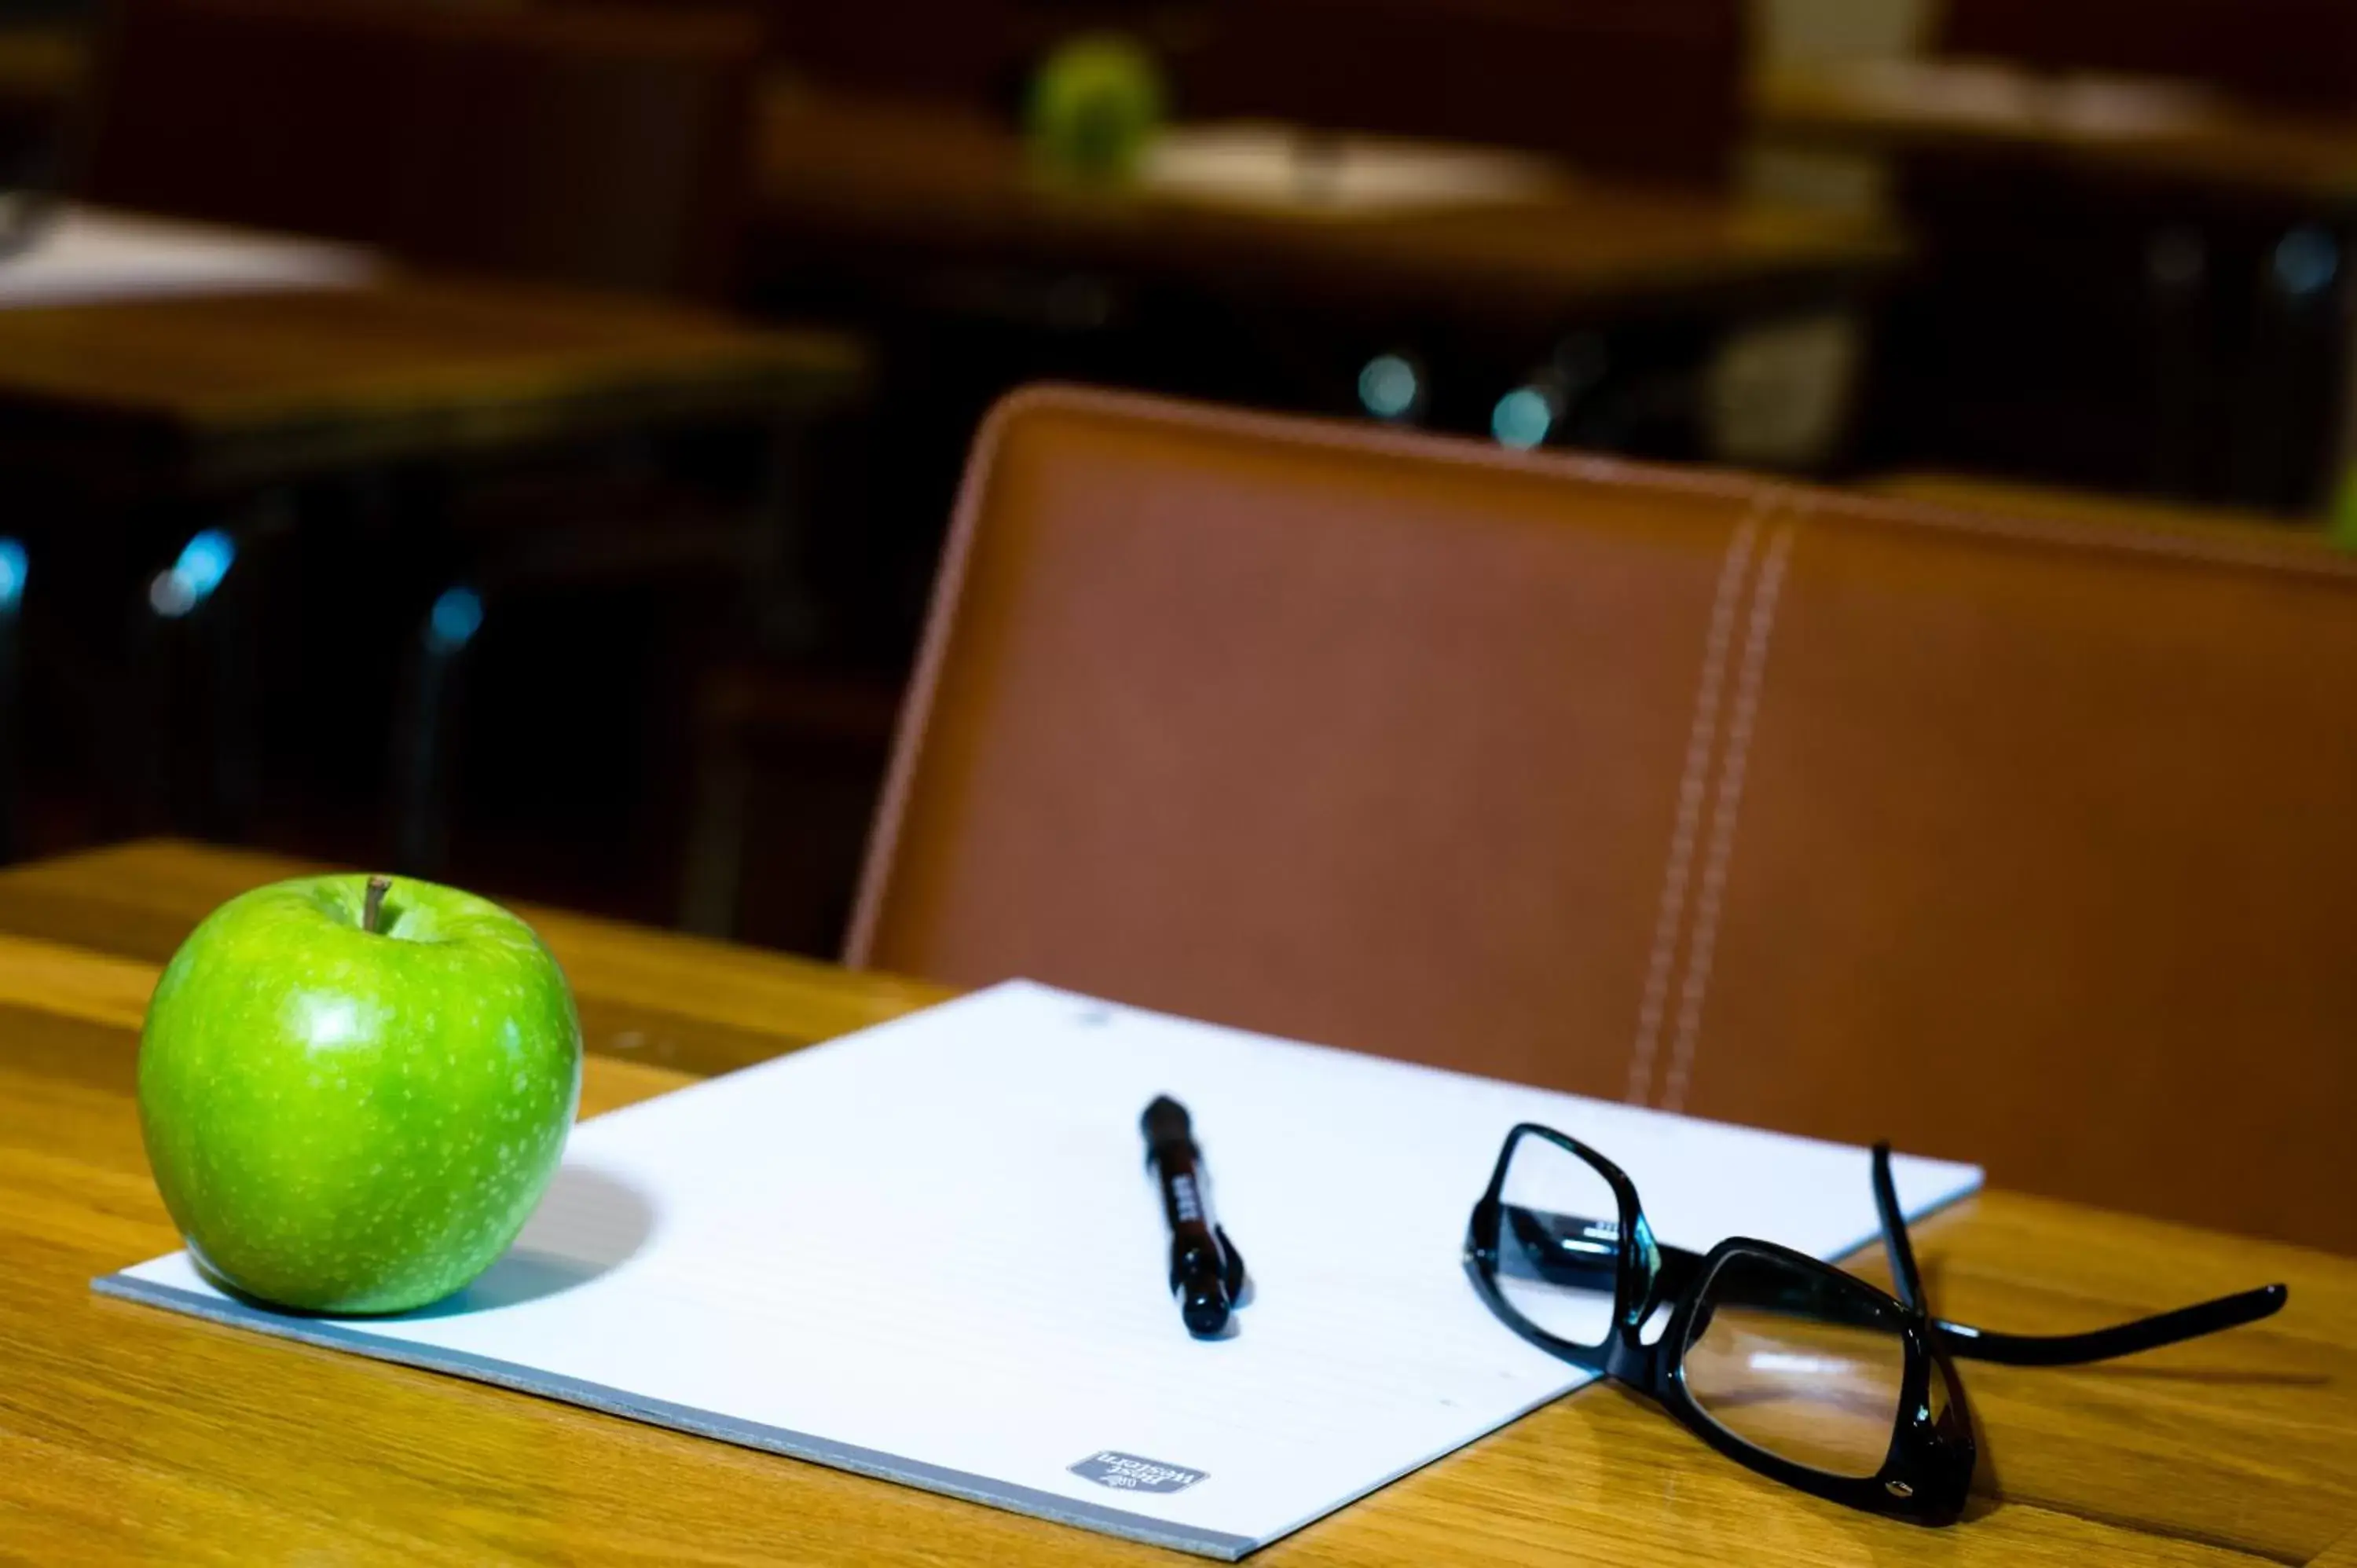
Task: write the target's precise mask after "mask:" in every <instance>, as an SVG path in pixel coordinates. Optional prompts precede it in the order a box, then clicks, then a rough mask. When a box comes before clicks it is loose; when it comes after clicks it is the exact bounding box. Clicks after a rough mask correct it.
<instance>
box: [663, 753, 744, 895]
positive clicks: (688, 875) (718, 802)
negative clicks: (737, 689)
mask: <svg viewBox="0 0 2357 1568" xmlns="http://www.w3.org/2000/svg"><path fill="white" fill-rule="evenodd" d="M699 728H700V729H701V730H702V731H703V732H704V733H703V734H701V735H700V736H699V737H698V741H697V746H696V753H697V755H696V757H695V758H694V762H693V764H692V765H693V766H694V768H695V782H694V791H695V792H694V799H693V800H691V801H690V802H689V805H688V812H689V815H688V821H687V848H686V852H685V854H684V855H683V866H682V875H681V879H680V880H681V886H680V898H679V924H680V929H683V930H689V931H694V932H696V933H697V934H699V935H701V936H707V937H727V936H732V935H734V934H735V933H736V929H737V902H738V899H739V897H741V895H742V891H743V888H742V883H743V878H744V873H745V828H746V817H747V813H748V811H750V810H751V805H752V794H753V774H752V768H751V767H750V766H749V765H748V762H747V761H746V759H745V757H744V754H743V750H742V748H741V747H740V746H737V745H736V744H735V739H734V737H733V736H720V735H715V734H713V733H711V731H712V729H713V726H712V725H708V724H707V725H700V726H699Z"/></svg>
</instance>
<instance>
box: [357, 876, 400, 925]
mask: <svg viewBox="0 0 2357 1568" xmlns="http://www.w3.org/2000/svg"><path fill="white" fill-rule="evenodd" d="M392 891H393V878H392V877H390V876H371V877H370V878H369V879H368V897H367V899H366V900H365V901H364V902H363V903H362V904H361V930H363V931H366V932H368V933H369V934H371V936H373V935H375V934H376V923H377V919H378V918H379V917H380V916H382V914H383V913H384V896H385V895H386V894H388V893H390V892H392Z"/></svg>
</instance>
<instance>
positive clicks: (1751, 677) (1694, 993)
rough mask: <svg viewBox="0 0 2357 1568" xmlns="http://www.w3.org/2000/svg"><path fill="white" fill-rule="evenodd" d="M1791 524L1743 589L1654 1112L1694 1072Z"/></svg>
mask: <svg viewBox="0 0 2357 1568" xmlns="http://www.w3.org/2000/svg"><path fill="white" fill-rule="evenodd" d="M1794 532H1795V530H1794V529H1793V528H1792V525H1791V524H1789V523H1788V524H1786V525H1785V526H1784V527H1782V528H1780V529H1778V530H1777V531H1776V532H1775V533H1774V534H1773V535H1771V536H1770V539H1769V541H1768V550H1767V553H1765V554H1764V555H1763V556H1762V557H1761V558H1760V575H1759V576H1758V577H1756V578H1755V579H1753V581H1752V585H1751V618H1750V621H1749V624H1748V625H1747V626H1746V627H1745V628H1744V639H1743V666H1742V669H1741V670H1740V671H1738V673H1737V675H1736V678H1735V705H1734V707H1733V709H1732V710H1731V711H1730V712H1729V713H1728V714H1727V757H1726V760H1725V761H1724V762H1723V763H1722V764H1721V766H1720V772H1719V777H1718V800H1717V802H1716V805H1715V808H1714V810H1713V811H1712V814H1711V823H1710V858H1709V859H1708V860H1707V861H1706V862H1705V863H1704V865H1703V871H1702V889H1701V891H1700V893H1699V894H1697V895H1696V897H1695V929H1694V943H1693V946H1692V948H1691V950H1689V951H1688V952H1687V954H1686V977H1685V983H1684V986H1683V987H1681V988H1680V991H1679V994H1678V1033H1677V1038H1676V1039H1675V1041H1674V1042H1673V1044H1672V1045H1671V1047H1670V1071H1669V1077H1668V1078H1667V1079H1666V1080H1664V1081H1663V1085H1662V1109H1663V1110H1664V1111H1677V1110H1681V1109H1683V1108H1684V1104H1685V1098H1686V1085H1687V1083H1688V1081H1689V1080H1690V1079H1691V1078H1692V1076H1693V1072H1694V1058H1695V1047H1696V1046H1697V1045H1698V1044H1699V1043H1700V1041H1701V1038H1702V1004H1703V998H1704V996H1705V995H1706V993H1707V992H1708V991H1709V989H1710V962H1711V957H1712V954H1713V951H1714V950H1715V949H1716V948H1717V944H1718V915H1719V908H1720V906H1721V904H1722V903H1723V901H1724V897H1725V895H1726V892H1727V865H1728V864H1729V863H1730V862H1732V861H1733V859H1734V858H1735V822H1736V817H1737V814H1738V812H1739V811H1741V810H1742V807H1743V773H1744V768H1745V767H1746V766H1747V765H1748V763H1749V757H1750V752H1751V731H1752V725H1753V721H1754V720H1755V719H1756V718H1757V717H1758V716H1759V712H1760V680H1761V677H1762V676H1763V675H1764V674H1765V673H1766V671H1767V667H1768V639H1769V636H1770V633H1772V632H1773V631H1774V630H1775V627H1776V601H1777V596H1778V594H1779V592H1780V590H1781V588H1782V587H1783V585H1784V564H1785V562H1786V561H1788V560H1789V559H1790V558H1791V557H1792V536H1793V533H1794Z"/></svg>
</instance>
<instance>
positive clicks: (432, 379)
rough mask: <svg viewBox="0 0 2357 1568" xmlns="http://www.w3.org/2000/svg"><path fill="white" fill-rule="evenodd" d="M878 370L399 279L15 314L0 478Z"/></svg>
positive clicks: (637, 411)
mask: <svg viewBox="0 0 2357 1568" xmlns="http://www.w3.org/2000/svg"><path fill="white" fill-rule="evenodd" d="M865 374H866V361H865V359H864V356H863V352H862V350H861V349H860V348H859V346H858V344H857V343H856V341H855V340H853V339H851V338H845V337H842V336H839V335H837V334H834V333H828V332H814V331H780V330H775V329H770V328H752V327H748V326H747V325H745V324H743V323H741V322H739V321H737V320H735V319H732V318H731V317H726V316H724V315H721V314H719V313H716V312H713V311H707V310H703V309H699V308H694V307H692V306H682V305H674V304H670V303H665V302H660V301H653V300H646V299H640V298H634V297H631V296H627V295H606V294H591V293H585V292H581V291H577V290H571V289H564V288H555V287H548V286H543V285H522V284H509V283H498V284H493V283H480V282H463V281H457V280H452V279H447V278H436V277H427V276H418V275H414V274H406V273H403V272H401V271H398V270H388V271H386V272H384V273H383V274H381V275H380V276H378V277H377V278H375V279H374V280H372V281H371V282H369V283H366V284H362V285H359V286H355V287H350V288H324V289H305V290H297V291H268V292H253V293H244V294H205V295H186V296H178V297H170V298H153V299H143V300H135V301H122V302H116V303H110V304H102V305H81V306H60V307H57V308H32V309H21V310H0V463H8V464H23V465H27V466H30V467H57V466H62V465H68V464H73V465H80V466H81V467H85V468H87V467H93V466H102V467H104V468H105V470H106V471H107V472H108V473H109V474H110V475H111V476H113V477H115V478H121V477H122V475H123V470H124V468H125V467H140V468H143V469H144V468H146V467H152V468H155V469H156V470H160V471H163V472H167V473H169V474H171V475H172V476H174V477H175V478H176V479H178V480H179V481H180V482H185V483H197V484H202V483H208V482H227V483H233V482H240V481H243V480H247V479H251V478H284V477H288V476H291V475H295V474H299V473H303V472H307V471H313V470H317V469H320V468H327V467H342V466H346V465H350V464H355V463H363V462H384V461H391V460H397V459H401V458H405V457H413V456H436V457H449V456H461V455H464V454H466V453H468V452H474V451H480V450H484V449H488V448H498V447H509V446H518V445H523V444H527V443H532V442H536V441H545V440H557V439H564V438H569V437H574V436H581V435H599V434H604V433H608V432H611V431H615V430H621V429H635V428H643V427H647V426H650V425H658V424H671V423H679V422H686V421H701V420H709V419H713V418H718V417H733V416H738V415H745V416H753V415H765V414H768V413H777V414H779V415H780V416H785V415H791V414H792V413H798V412H803V411H806V410H808V409H810V408H812V407H813V406H823V405H825V404H829V403H836V402H839V401H841V400H842V399H843V398H844V397H845V395H847V394H848V393H849V392H851V391H852V390H853V389H854V388H856V386H857V385H858V384H859V382H860V381H861V379H862V378H863V377H864V375H865Z"/></svg>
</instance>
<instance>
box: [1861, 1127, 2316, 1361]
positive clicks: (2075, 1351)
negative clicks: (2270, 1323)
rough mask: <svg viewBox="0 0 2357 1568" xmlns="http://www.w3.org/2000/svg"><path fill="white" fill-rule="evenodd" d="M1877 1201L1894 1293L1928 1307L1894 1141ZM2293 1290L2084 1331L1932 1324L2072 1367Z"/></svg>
mask: <svg viewBox="0 0 2357 1568" xmlns="http://www.w3.org/2000/svg"><path fill="white" fill-rule="evenodd" d="M1874 1207H1875V1208H1876V1210H1877V1211H1878V1213H1879V1214H1880V1215H1881V1217H1882V1245H1883V1250H1884V1251H1887V1252H1888V1253H1889V1256H1890V1277H1891V1279H1892V1280H1893V1281H1894V1282H1895V1283H1897V1285H1898V1289H1897V1291H1896V1292H1895V1293H1894V1294H1897V1296H1898V1297H1899V1299H1900V1301H1902V1302H1904V1303H1906V1304H1907V1305H1909V1306H1911V1307H1913V1308H1915V1309H1916V1310H1917V1311H1919V1312H1921V1311H1922V1310H1923V1277H1922V1275H1921V1273H1920V1272H1919V1271H1918V1270H1917V1269H1916V1266H1915V1248H1914V1244H1913V1243H1912V1242H1911V1241H1910V1240H1909V1239H1908V1235H1907V1216H1906V1215H1905V1214H1904V1213H1903V1212H1901V1211H1900V1207H1899V1189H1898V1187H1897V1185H1896V1184H1894V1183H1893V1182H1892V1180H1891V1178H1890V1145H1889V1144H1875V1145H1874ZM2290 1294H2291V1293H2290V1292H2288V1291H2287V1290H2286V1289H2285V1288H2284V1287H2283V1286H2282V1285H2279V1284H2276V1285H2262V1286H2260V1287H2259V1288H2258V1289H2257V1290H2246V1291H2244V1292H2242V1293H2241V1294H2236V1295H2227V1296H2220V1297H2219V1298H2218V1299H2217V1300H2215V1301H2205V1302H2201V1303H2200V1304H2198V1305H2193V1306H2180V1307H2179V1308H2178V1309H2177V1310H2176V1311H2174V1312H2163V1313H2158V1314H2156V1315H2154V1316H2151V1317H2139V1318H2137V1319H2136V1320H2135V1321H2134V1322H2131V1323H2121V1324H2115V1325H2114V1326H2112V1327H2109V1328H2093V1329H2089V1330H2088V1331H2087V1332H2086V1333H2084V1334H1997V1333H1993V1332H1991V1331H1990V1330H1988V1329H1986V1328H1975V1327H1974V1326H1971V1325H1970V1324H1966V1323H1950V1322H1948V1321H1946V1320H1945V1319H1943V1318H1934V1319H1932V1329H1933V1330H1934V1331H1935V1332H1936V1333H1937V1334H1938V1335H1939V1336H1940V1340H1941V1343H1942V1344H1943V1345H1944V1346H1945V1347H1946V1348H1947V1349H1948V1352H1949V1353H1950V1354H1951V1355H1955V1356H1963V1357H1966V1358H1969V1359H1972V1360H1975V1361H1994V1362H1998V1363H2000V1364H2002V1365H2005V1366H2009V1367H2069V1366H2077V1365H2080V1364H2082V1363H2084V1362H2088V1361H2108V1360H2110V1359H2113V1358H2114V1357H2115V1356H2133V1355H2136V1354H2137V1353H2138V1352H2139V1351H2144V1350H2157V1349H2158V1348H2160V1347H2162V1346H2163V1345H2176V1344H2179V1343H2181V1342H2182V1341H2184V1340H2187V1339H2199V1338H2201V1337H2202V1336H2203V1335H2205V1334H2216V1333H2218V1332H2220V1331H2221V1330H2222V1329H2228V1328H2239V1327H2241V1326H2243V1325H2244V1324H2245V1323H2256V1322H2257V1321H2258V1320H2259V1319H2260V1318H2262V1317H2268V1316H2273V1315H2274V1314H2275V1313H2276V1312H2277V1311H2279V1310H2281V1309H2282V1307H2283V1304H2284V1302H2285V1301H2286V1299H2287V1298H2288V1296H2289V1295H2290Z"/></svg>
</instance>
